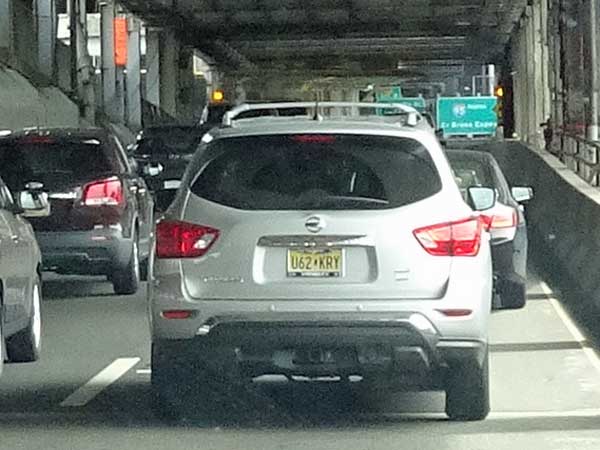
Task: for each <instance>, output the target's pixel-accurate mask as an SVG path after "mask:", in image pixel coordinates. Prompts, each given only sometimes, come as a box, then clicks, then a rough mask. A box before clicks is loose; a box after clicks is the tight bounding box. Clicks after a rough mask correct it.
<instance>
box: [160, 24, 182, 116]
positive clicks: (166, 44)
mask: <svg viewBox="0 0 600 450" xmlns="http://www.w3.org/2000/svg"><path fill="white" fill-rule="evenodd" d="M162 38H163V39H162V40H161V46H160V106H161V108H162V109H163V110H164V111H166V112H167V113H168V114H170V115H171V116H173V117H177V92H178V90H179V42H178V41H177V37H176V36H175V34H174V33H173V32H172V31H170V30H168V31H167V30H165V32H164V33H163V35H162Z"/></svg>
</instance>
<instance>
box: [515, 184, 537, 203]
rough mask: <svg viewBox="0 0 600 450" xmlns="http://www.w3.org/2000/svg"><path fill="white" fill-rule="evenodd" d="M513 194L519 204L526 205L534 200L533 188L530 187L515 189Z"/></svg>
mask: <svg viewBox="0 0 600 450" xmlns="http://www.w3.org/2000/svg"><path fill="white" fill-rule="evenodd" d="M511 193H512V196H513V198H514V199H515V200H516V201H517V202H519V203H525V202H528V201H530V200H531V199H533V188H530V187H513V188H512V189H511Z"/></svg>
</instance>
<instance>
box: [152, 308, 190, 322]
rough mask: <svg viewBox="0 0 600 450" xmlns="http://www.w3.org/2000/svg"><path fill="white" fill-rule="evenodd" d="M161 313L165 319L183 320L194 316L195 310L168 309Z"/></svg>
mask: <svg viewBox="0 0 600 450" xmlns="http://www.w3.org/2000/svg"><path fill="white" fill-rule="evenodd" d="M160 315H161V316H163V317H164V318H165V319H171V320H182V319H189V318H190V317H192V316H193V315H194V311H190V310H189V309H168V310H166V311H162V312H161V313H160Z"/></svg>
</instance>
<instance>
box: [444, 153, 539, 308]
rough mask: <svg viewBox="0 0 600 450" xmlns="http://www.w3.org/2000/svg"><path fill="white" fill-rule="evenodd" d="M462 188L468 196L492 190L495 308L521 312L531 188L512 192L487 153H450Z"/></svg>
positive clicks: (488, 213) (489, 213) (487, 214)
mask: <svg viewBox="0 0 600 450" xmlns="http://www.w3.org/2000/svg"><path fill="white" fill-rule="evenodd" d="M446 154H447V155H448V159H449V160H450V165H451V166H452V169H453V170H454V173H455V176H456V180H457V182H458V185H459V187H460V188H461V190H462V191H463V193H466V191H467V189H468V188H470V187H474V186H485V187H492V188H494V189H495V190H496V192H497V200H496V205H495V206H494V207H493V208H492V209H490V210H489V211H486V212H485V214H484V216H485V218H486V220H487V223H488V227H489V229H490V234H491V237H492V241H491V244H492V261H493V264H494V287H495V299H494V302H495V306H496V307H497V308H499V309H500V308H503V307H504V308H507V307H510V308H522V307H523V306H525V301H526V285H527V247H528V239H527V223H526V220H525V214H524V207H523V205H522V203H525V202H527V201H529V200H531V198H532V197H533V191H532V189H531V188H528V187H513V188H511V187H510V186H509V184H508V181H506V178H505V176H504V174H503V173H502V170H501V169H500V166H499V165H498V162H497V161H496V159H495V158H494V157H493V156H492V155H491V154H490V153H486V152H480V151H473V150H453V149H447V150H446Z"/></svg>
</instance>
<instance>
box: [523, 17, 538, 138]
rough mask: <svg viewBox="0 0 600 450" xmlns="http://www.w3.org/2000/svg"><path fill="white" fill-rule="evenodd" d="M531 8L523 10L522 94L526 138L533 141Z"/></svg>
mask: <svg viewBox="0 0 600 450" xmlns="http://www.w3.org/2000/svg"><path fill="white" fill-rule="evenodd" d="M531 17H532V8H531V6H528V7H527V8H526V10H525V33H524V47H525V58H524V64H523V66H524V69H525V70H526V75H525V78H526V80H527V81H526V83H527V84H526V88H525V92H524V94H525V95H526V96H527V118H526V119H525V120H526V121H525V132H526V136H525V138H526V140H527V142H529V143H533V140H532V136H533V134H534V133H535V129H533V130H532V124H534V123H535V83H534V79H535V72H534V67H533V66H534V55H533V54H534V45H533V27H532V26H531V20H532V19H531Z"/></svg>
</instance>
